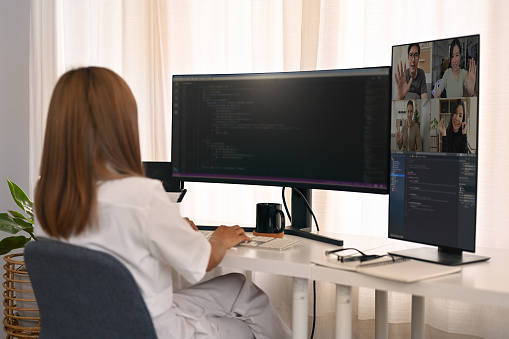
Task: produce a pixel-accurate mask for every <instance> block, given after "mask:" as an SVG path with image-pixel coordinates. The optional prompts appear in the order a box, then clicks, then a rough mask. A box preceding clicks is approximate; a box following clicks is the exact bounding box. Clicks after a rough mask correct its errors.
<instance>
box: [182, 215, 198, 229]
mask: <svg viewBox="0 0 509 339" xmlns="http://www.w3.org/2000/svg"><path fill="white" fill-rule="evenodd" d="M184 220H185V221H187V223H188V224H189V225H190V226H191V227H192V229H193V230H195V231H198V227H196V225H195V224H194V222H193V221H192V220H191V219H189V218H184Z"/></svg>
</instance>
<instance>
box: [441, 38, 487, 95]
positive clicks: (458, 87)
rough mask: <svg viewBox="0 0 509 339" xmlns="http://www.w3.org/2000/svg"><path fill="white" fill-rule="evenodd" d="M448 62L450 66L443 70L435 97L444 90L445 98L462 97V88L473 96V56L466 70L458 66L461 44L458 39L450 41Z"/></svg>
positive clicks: (475, 68) (475, 67) (474, 71)
mask: <svg viewBox="0 0 509 339" xmlns="http://www.w3.org/2000/svg"><path fill="white" fill-rule="evenodd" d="M449 62H450V63H449V65H450V68H447V69H446V70H445V73H444V76H443V77H442V80H441V81H440V86H439V87H438V91H437V92H436V94H435V98H440V95H441V94H442V92H443V91H444V90H445V93H446V96H447V98H458V97H463V88H465V89H466V90H467V92H468V94H469V95H470V96H474V95H475V77H476V72H477V66H476V65H475V60H474V58H471V59H470V62H469V70H468V71H465V70H464V69H462V68H460V63H461V44H460V41H459V40H458V39H454V40H453V41H452V42H451V48H450V50H449Z"/></svg>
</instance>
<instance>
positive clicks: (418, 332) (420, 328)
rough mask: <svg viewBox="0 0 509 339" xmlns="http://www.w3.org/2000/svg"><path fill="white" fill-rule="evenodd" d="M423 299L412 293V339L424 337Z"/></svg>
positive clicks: (422, 338)
mask: <svg viewBox="0 0 509 339" xmlns="http://www.w3.org/2000/svg"><path fill="white" fill-rule="evenodd" d="M424 310H425V299H424V297H420V296H417V295H412V339H424Z"/></svg>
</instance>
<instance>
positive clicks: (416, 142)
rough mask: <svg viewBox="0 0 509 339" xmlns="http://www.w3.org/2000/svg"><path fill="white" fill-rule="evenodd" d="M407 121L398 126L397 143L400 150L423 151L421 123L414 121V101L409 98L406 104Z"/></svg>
mask: <svg viewBox="0 0 509 339" xmlns="http://www.w3.org/2000/svg"><path fill="white" fill-rule="evenodd" d="M406 116H407V121H406V124H404V125H403V126H401V127H397V132H396V143H397V145H398V147H399V149H400V151H414V152H415V151H417V152H422V139H421V131H420V130H419V125H417V124H416V123H415V122H414V121H413V117H414V103H413V101H412V100H409V101H408V103H407V106H406Z"/></svg>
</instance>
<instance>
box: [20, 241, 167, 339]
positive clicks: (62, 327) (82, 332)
mask: <svg viewBox="0 0 509 339" xmlns="http://www.w3.org/2000/svg"><path fill="white" fill-rule="evenodd" d="M24 259H25V264H26V266H27V270H28V275H29V277H30V281H31V283H32V287H33V289H34V293H35V298H36V300H37V303H38V305H39V312H40V316H41V332H40V337H39V338H40V339H45V338H51V339H58V338H73V339H74V338H87V339H89V338H94V339H98V338H108V339H109V338H133V339H135V338H140V339H141V338H143V339H147V338H157V336H156V333H155V329H154V324H153V322H152V318H151V317H150V314H149V312H148V309H147V307H146V305H145V302H144V300H143V298H142V296H141V293H140V290H139V288H138V286H137V284H136V282H135V281H134V278H133V276H132V275H131V273H130V272H129V271H128V270H127V268H126V267H125V266H124V265H123V264H122V263H121V262H120V261H118V260H117V259H115V258H114V257H113V256H111V255H109V254H107V253H103V252H100V251H95V250H90V249H87V248H84V247H80V246H75V245H70V244H67V243H63V242H59V241H54V240H46V239H44V240H39V241H32V242H29V243H28V244H27V246H26V247H25V252H24Z"/></svg>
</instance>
